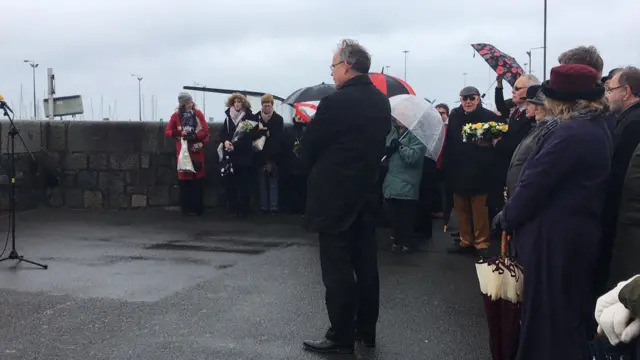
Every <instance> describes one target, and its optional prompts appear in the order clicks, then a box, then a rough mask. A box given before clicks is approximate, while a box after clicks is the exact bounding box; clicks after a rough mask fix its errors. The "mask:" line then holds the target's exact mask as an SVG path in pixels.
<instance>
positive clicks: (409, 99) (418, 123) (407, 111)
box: [389, 94, 444, 161]
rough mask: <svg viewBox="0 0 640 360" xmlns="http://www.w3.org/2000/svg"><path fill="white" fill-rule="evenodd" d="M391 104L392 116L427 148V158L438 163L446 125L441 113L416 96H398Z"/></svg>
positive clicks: (391, 99) (392, 99)
mask: <svg viewBox="0 0 640 360" xmlns="http://www.w3.org/2000/svg"><path fill="white" fill-rule="evenodd" d="M389 102H390V103H391V115H392V116H393V117H394V118H396V119H397V120H398V121H400V122H401V123H402V124H403V125H404V126H405V127H406V128H407V129H409V131H411V133H412V134H413V135H415V137H417V138H418V140H420V142H422V143H423V144H424V145H425V146H426V147H427V153H426V155H425V156H427V157H429V158H431V159H433V160H434V161H438V157H439V156H440V151H442V144H443V143H444V124H443V122H442V117H441V116H440V113H438V111H437V110H436V109H435V108H434V107H433V106H432V105H431V104H429V103H428V102H427V101H426V100H424V99H422V98H419V97H417V96H414V95H408V94H403V95H396V96H393V97H391V98H390V99H389ZM407 133H408V132H407ZM407 133H405V134H407ZM403 136H404V135H403Z"/></svg>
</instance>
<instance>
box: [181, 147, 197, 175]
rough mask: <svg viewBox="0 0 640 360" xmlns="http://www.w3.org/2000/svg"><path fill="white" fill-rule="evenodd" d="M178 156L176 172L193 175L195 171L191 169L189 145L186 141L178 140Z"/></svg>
mask: <svg viewBox="0 0 640 360" xmlns="http://www.w3.org/2000/svg"><path fill="white" fill-rule="evenodd" d="M180 142H181V146H180V154H178V171H181V172H191V173H195V172H196V171H195V170H194V168H193V163H192V162H191V155H189V144H188V143H187V140H185V139H182V140H180Z"/></svg>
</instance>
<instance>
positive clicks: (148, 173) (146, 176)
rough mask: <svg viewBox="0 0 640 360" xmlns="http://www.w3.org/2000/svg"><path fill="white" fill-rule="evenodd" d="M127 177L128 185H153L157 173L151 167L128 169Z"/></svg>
mask: <svg viewBox="0 0 640 360" xmlns="http://www.w3.org/2000/svg"><path fill="white" fill-rule="evenodd" d="M125 179H126V181H127V185H131V186H141V187H147V186H151V185H154V184H155V182H156V176H155V173H154V171H153V170H151V169H146V170H145V169H143V170H133V171H127V172H126V176H125Z"/></svg>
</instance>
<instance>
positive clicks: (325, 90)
mask: <svg viewBox="0 0 640 360" xmlns="http://www.w3.org/2000/svg"><path fill="white" fill-rule="evenodd" d="M335 91H336V87H335V86H334V85H329V84H325V83H322V84H318V85H313V86H309V87H304V88H301V89H298V90H296V91H294V92H293V94H291V95H289V96H287V98H286V99H284V101H283V103H285V104H289V105H294V104H296V103H300V102H308V101H320V100H322V99H323V98H324V97H325V96H327V95H330V94H333V93H334V92H335Z"/></svg>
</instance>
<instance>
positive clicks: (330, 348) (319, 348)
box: [302, 338, 354, 354]
mask: <svg viewBox="0 0 640 360" xmlns="http://www.w3.org/2000/svg"><path fill="white" fill-rule="evenodd" d="M302 345H303V346H304V348H305V350H309V351H313V352H317V353H321V354H331V353H335V354H353V349H354V344H351V345H343V344H339V343H337V342H333V341H331V340H329V339H326V338H325V339H322V340H317V341H316V340H305V341H303V342H302Z"/></svg>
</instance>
